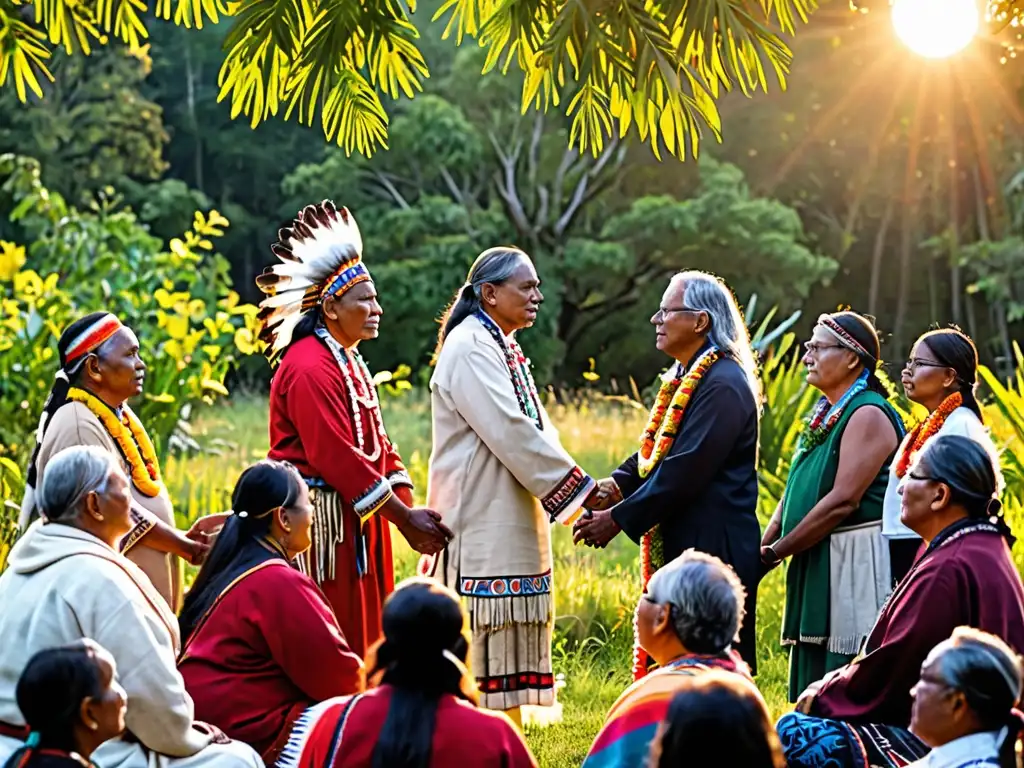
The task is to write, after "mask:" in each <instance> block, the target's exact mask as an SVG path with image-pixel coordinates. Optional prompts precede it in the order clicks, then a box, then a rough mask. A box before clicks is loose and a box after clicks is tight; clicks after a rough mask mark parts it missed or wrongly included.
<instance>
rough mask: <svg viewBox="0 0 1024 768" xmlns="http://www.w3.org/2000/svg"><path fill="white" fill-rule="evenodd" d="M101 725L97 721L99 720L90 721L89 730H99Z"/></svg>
mask: <svg viewBox="0 0 1024 768" xmlns="http://www.w3.org/2000/svg"><path fill="white" fill-rule="evenodd" d="M99 727H100V724H99V723H97V722H92V723H89V730H90V731H97V730H99Z"/></svg>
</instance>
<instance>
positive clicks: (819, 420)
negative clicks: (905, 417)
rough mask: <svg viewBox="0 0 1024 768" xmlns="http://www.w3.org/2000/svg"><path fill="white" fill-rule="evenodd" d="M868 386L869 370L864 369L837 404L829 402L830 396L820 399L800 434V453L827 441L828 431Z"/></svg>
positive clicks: (798, 448)
mask: <svg viewBox="0 0 1024 768" xmlns="http://www.w3.org/2000/svg"><path fill="white" fill-rule="evenodd" d="M867 388H868V372H867V371H864V373H862V374H861V375H860V377H858V379H857V380H856V381H855V382H853V385H852V386H851V387H850V388H849V389H848V390H846V392H845V394H843V396H842V397H840V398H839V400H838V402H836V404H835V405H832V404H831V403H829V401H828V398H825V397H822V398H821V399H820V400H818V404H817V405H816V406H815V408H814V412H813V413H812V414H811V418H810V419H808V420H807V424H806V426H805V427H804V431H803V432H802V433H801V435H800V442H799V443H798V444H797V451H798V452H799V453H806V452H807V451H810V450H811V449H812V448H815V447H817V446H819V445H821V444H822V443H823V442H825V438H827V437H828V433H829V432H831V431H832V428H833V427H834V426H835V425H836V423H837V422H838V421H839V418H840V417H841V416H842V415H843V411H845V410H846V406H847V405H849V404H850V401H851V400H852V399H853V398H855V397H856V396H857V395H859V394H860V393H861V392H863V391H864V390H865V389H867Z"/></svg>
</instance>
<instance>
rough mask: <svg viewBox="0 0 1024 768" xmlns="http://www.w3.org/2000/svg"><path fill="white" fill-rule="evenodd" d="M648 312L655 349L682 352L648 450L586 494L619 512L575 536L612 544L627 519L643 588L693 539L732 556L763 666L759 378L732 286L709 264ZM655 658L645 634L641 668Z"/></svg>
mask: <svg viewBox="0 0 1024 768" xmlns="http://www.w3.org/2000/svg"><path fill="white" fill-rule="evenodd" d="M651 322H652V323H653V324H654V327H655V329H656V331H657V341H656V344H657V347H658V349H659V350H661V351H662V352H664V353H665V354H666V355H669V356H670V357H672V358H674V359H675V361H676V363H675V364H674V365H673V366H672V368H670V369H669V371H668V372H667V373H666V374H665V376H663V377H662V385H661V389H660V390H659V392H658V397H657V400H656V401H655V404H654V408H653V410H652V411H651V417H650V421H649V423H648V425H647V429H646V430H645V431H644V434H643V436H642V440H641V444H640V451H639V452H638V453H635V454H633V455H632V456H630V457H629V458H628V459H626V461H625V462H624V463H623V464H622V466H621V467H619V468H618V469H617V470H616V471H615V472H614V473H613V474H612V477H611V478H609V479H607V480H602V481H601V487H602V489H605V490H606V493H605V494H603V495H602V497H601V498H600V499H598V500H596V502H595V503H594V504H590V505H588V506H591V507H592V508H593V509H597V510H602V509H607V508H608V507H611V509H610V511H595V512H593V514H592V515H590V514H589V513H588V515H585V517H589V519H584V520H581V521H580V522H579V523H577V525H576V529H575V537H574V538H575V540H576V541H577V542H579V541H584V542H585V543H587V544H590V545H592V546H597V547H603V546H605V545H607V543H608V542H609V541H610V540H611V539H612V538H613V537H614V536H616V535H617V534H618V533H619V531H620V530H624V531H625V532H626V535H627V536H629V538H631V539H632V540H633V541H635V542H637V543H639V544H640V547H641V555H640V557H641V560H640V562H641V573H642V578H643V588H644V589H646V588H647V582H648V580H649V579H650V578H651V574H653V573H654V572H655V571H657V570H658V569H659V568H661V567H662V566H663V565H664V564H665V563H666V562H668V561H670V560H672V559H674V558H676V557H678V556H679V554H680V553H681V552H682V551H683V550H685V549H689V548H691V547H692V548H693V549H697V550H700V551H701V552H707V553H708V554H711V555H714V556H715V557H718V558H720V559H721V560H722V561H723V562H724V563H726V564H727V565H729V566H732V568H733V570H735V571H736V574H737V575H738V576H739V577H740V581H741V582H742V583H743V588H744V590H745V591H746V605H745V608H744V612H745V615H746V619H745V620H744V622H743V627H742V629H741V630H740V635H739V643H738V644H737V645H736V646H735V647H736V650H737V651H738V652H739V654H740V655H741V656H742V657H743V660H744V661H745V662H747V664H748V665H749V666H750V668H751V670H753V671H755V672H756V669H757V655H756V649H755V643H754V641H755V638H756V636H757V633H756V631H755V617H756V606H757V583H758V577H759V576H760V561H759V548H758V545H759V542H760V538H761V528H760V526H759V525H758V522H757V432H758V419H759V414H760V402H761V385H760V381H759V379H758V376H757V362H756V360H755V359H754V353H753V350H751V348H750V337H749V334H748V333H747V328H746V326H745V325H744V323H743V317H742V315H741V314H740V311H739V307H738V306H737V305H736V299H735V297H734V296H733V295H732V291H730V290H729V288H728V286H726V284H725V283H724V282H723V281H721V280H720V279H718V278H717V277H715V276H713V275H708V274H705V273H703V272H682V273H680V274H678V275H676V276H675V277H673V278H672V280H671V281H670V282H669V285H668V288H667V289H666V290H665V294H664V296H663V297H662V300H661V306H660V308H659V309H658V311H657V312H655V313H654V317H652V318H651ZM623 499H624V500H623ZM617 502H618V503H617ZM612 505H614V506H612ZM648 663H649V657H648V656H647V654H646V653H645V652H644V650H643V649H642V648H641V647H640V646H639V644H637V645H636V647H635V659H634V670H633V673H634V678H636V679H639V678H640V677H642V676H643V675H644V674H646V672H647V668H648Z"/></svg>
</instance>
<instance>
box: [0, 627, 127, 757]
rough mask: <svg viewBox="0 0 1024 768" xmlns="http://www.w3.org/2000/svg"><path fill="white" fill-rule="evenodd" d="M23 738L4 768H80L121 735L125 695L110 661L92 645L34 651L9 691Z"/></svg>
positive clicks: (91, 642)
mask: <svg viewBox="0 0 1024 768" xmlns="http://www.w3.org/2000/svg"><path fill="white" fill-rule="evenodd" d="M15 696H16V697H17V701H18V709H19V710H21V713H22V714H23V715H24V716H25V723H26V725H27V726H28V728H29V731H30V732H29V737H28V740H27V741H26V744H25V746H24V747H22V748H21V749H19V750H18V751H16V752H15V753H14V754H13V755H11V756H10V758H8V760H7V762H6V763H4V768H81V766H95V763H93V762H92V761H91V760H90V759H89V758H90V757H91V756H92V753H93V752H95V751H96V748H97V747H98V746H99V745H100V744H102V743H103V742H105V741H107V740H108V739H113V738H116V737H117V736H120V735H121V734H122V733H124V713H125V702H126V701H127V698H128V697H127V695H126V694H125V692H124V689H123V688H122V687H121V686H120V685H119V684H118V682H117V665H116V664H115V663H114V657H113V656H111V655H110V654H109V653H108V652H107V651H106V650H105V649H103V648H101V647H100V646H99V645H97V644H96V643H95V642H93V641H92V640H79V641H77V642H74V643H70V644H68V645H62V646H58V647H56V648H47V649H46V650H43V651H39V652H38V653H37V654H36V655H35V656H33V657H32V658H31V659H29V660H28V664H26V665H25V670H24V671H23V672H22V673H21V677H20V678H18V687H17V689H16V691H15Z"/></svg>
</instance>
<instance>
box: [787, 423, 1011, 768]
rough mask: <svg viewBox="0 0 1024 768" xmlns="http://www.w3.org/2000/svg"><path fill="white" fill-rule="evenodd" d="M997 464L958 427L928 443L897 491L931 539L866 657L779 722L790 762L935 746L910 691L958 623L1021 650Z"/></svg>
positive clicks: (855, 760) (897, 754)
mask: <svg viewBox="0 0 1024 768" xmlns="http://www.w3.org/2000/svg"><path fill="white" fill-rule="evenodd" d="M998 486H999V470H998V468H997V467H996V466H995V465H994V464H993V461H992V458H991V456H990V455H989V453H988V452H987V451H986V450H985V449H984V448H983V447H982V446H981V445H980V444H978V443H976V442H975V441H973V440H971V439H970V438H967V437H962V436H960V435H941V436H938V437H935V438H933V439H932V440H931V441H929V443H928V445H927V446H926V447H925V448H924V449H923V451H922V452H921V453H920V454H919V455H918V457H917V459H916V461H915V463H914V465H913V466H912V467H911V468H910V470H909V471H908V472H907V475H906V477H905V478H904V482H903V485H902V486H901V488H900V492H901V493H902V495H903V511H902V513H901V515H900V518H901V520H902V522H903V524H904V525H906V526H908V527H909V528H910V529H911V530H913V531H915V532H916V533H917V534H918V535H919V536H921V538H922V539H924V541H925V543H926V544H927V548H926V549H925V551H924V552H923V553H922V555H921V556H920V557H919V558H918V559H917V561H916V562H915V563H914V565H913V567H912V568H911V569H910V572H909V573H908V574H907V575H906V576H905V577H904V579H903V581H901V582H900V584H899V585H898V586H897V587H896V590H895V591H894V592H893V594H892V596H891V597H890V598H889V601H888V602H887V603H886V604H885V607H884V608H883V609H882V612H881V614H880V615H879V617H878V621H877V622H876V623H875V626H874V628H873V629H872V630H871V634H870V635H869V636H868V640H867V645H866V646H865V655H863V656H862V657H860V658H858V659H856V660H855V661H853V662H852V663H851V664H848V665H846V666H844V667H841V668H840V669H838V670H836V671H835V672H833V673H831V674H830V675H828V676H827V677H825V678H824V679H823V680H821V681H819V682H817V683H814V684H812V685H811V686H810V687H808V689H807V690H806V691H805V692H804V693H803V694H802V695H801V697H800V700H799V701H798V702H797V712H795V713H792V714H789V715H785V716H783V717H782V719H780V720H779V722H778V725H777V729H778V732H779V738H780V740H781V741H782V748H783V751H784V752H785V753H786V760H787V762H788V763H789V765H790V766H817V765H821V764H823V762H826V761H832V762H829V765H835V766H847V765H850V766H854V765H858V766H859V765H864V764H869V765H873V766H874V765H879V766H883V768H887V767H888V766H902V765H906V764H907V763H909V762H912V761H913V760H916V759H918V758H920V757H921V756H923V755H924V754H925V753H926V752H927V751H928V748H927V746H926V745H925V744H923V743H922V742H921V741H920V740H919V739H918V738H917V737H916V736H914V735H913V734H912V733H910V731H908V730H907V729H908V727H909V726H910V712H911V706H912V702H911V697H910V689H911V688H912V687H913V686H914V684H915V683H916V682H917V672H918V670H920V668H921V664H922V663H924V660H925V658H926V657H927V656H928V653H929V652H931V650H932V648H934V647H935V646H936V645H938V644H939V643H941V642H942V641H943V640H946V639H947V638H949V636H950V635H951V634H952V632H953V630H954V629H955V628H956V627H959V626H961V625H963V626H971V627H976V628H978V629H981V630H983V631H985V632H989V633H991V634H994V635H996V636H997V637H999V638H1001V639H1003V640H1004V641H1006V642H1007V643H1008V644H1009V645H1010V647H1011V648H1014V649H1015V650H1017V651H1020V650H1021V649H1024V588H1022V586H1021V580H1020V576H1019V575H1018V573H1017V570H1016V568H1015V567H1014V565H1013V559H1012V558H1011V556H1010V548H1009V546H1008V545H1007V542H1008V541H1010V542H1012V536H1011V535H1010V531H1009V528H1008V527H1007V525H1006V522H1005V521H1004V520H1003V517H1002V514H1001V507H1000V504H999V500H998V499H996V497H995V495H996V488H997V487H998Z"/></svg>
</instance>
